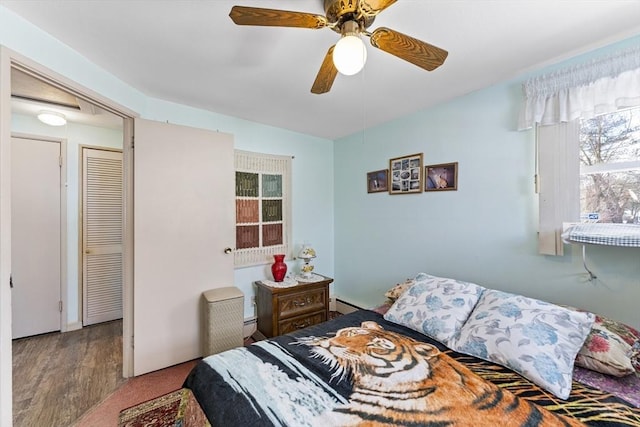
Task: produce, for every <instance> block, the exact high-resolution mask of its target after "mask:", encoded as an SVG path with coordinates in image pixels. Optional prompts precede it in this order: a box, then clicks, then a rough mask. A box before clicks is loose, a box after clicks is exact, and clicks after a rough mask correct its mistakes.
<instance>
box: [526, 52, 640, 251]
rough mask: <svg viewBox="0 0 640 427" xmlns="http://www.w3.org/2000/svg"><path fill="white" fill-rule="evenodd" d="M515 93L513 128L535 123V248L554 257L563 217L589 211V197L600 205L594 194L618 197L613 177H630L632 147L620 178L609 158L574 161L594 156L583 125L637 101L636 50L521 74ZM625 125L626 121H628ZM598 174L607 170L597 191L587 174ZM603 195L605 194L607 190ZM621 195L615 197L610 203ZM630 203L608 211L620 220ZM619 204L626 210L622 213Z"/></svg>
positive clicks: (605, 213)
mask: <svg viewBox="0 0 640 427" xmlns="http://www.w3.org/2000/svg"><path fill="white" fill-rule="evenodd" d="M523 91H524V104H523V108H522V111H521V115H520V120H519V124H518V127H519V129H529V128H532V127H536V130H537V133H536V137H537V171H536V173H537V176H536V182H537V183H538V187H537V188H538V193H539V230H538V231H539V233H538V243H539V252H540V253H542V254H548V255H562V254H563V244H562V240H561V234H562V224H563V222H573V221H579V220H580V216H581V212H582V213H584V214H589V213H592V214H594V213H595V212H586V211H588V210H591V209H592V208H591V207H590V206H596V205H595V204H594V203H596V201H597V200H600V202H598V203H605V202H603V200H604V199H603V198H602V197H600V199H599V198H598V197H597V196H596V193H597V192H598V191H600V192H601V193H607V192H611V191H612V190H613V189H616V191H618V192H619V193H620V194H621V195H623V194H624V191H623V190H622V189H621V188H619V185H618V183H619V182H621V180H626V179H627V178H629V177H630V178H629V179H630V180H633V179H635V178H637V169H636V168H635V165H636V164H635V163H633V162H634V161H636V160H639V159H638V158H637V151H635V153H636V158H635V160H633V159H631V162H632V163H628V162H627V163H626V164H625V168H626V169H625V170H624V173H625V174H629V175H628V176H627V177H625V178H622V177H621V176H620V175H618V176H614V175H612V174H615V173H617V174H619V173H620V172H621V170H620V166H621V165H620V163H621V162H622V161H618V160H616V159H614V158H610V159H609V161H606V162H602V161H601V162H599V163H600V165H599V166H595V165H591V164H585V165H584V167H582V166H581V162H582V163H588V162H590V161H592V162H593V159H594V153H589V152H588V151H589V148H588V144H589V142H588V141H587V134H588V133H591V134H595V133H596V132H594V129H591V130H589V127H592V126H597V123H598V121H602V120H606V118H604V117H605V116H602V115H603V114H610V113H616V112H620V110H622V109H625V108H632V107H638V106H640V48H638V47H635V48H632V49H628V50H626V51H622V52H618V53H615V54H613V55H610V56H607V57H604V58H600V59H596V60H593V61H591V62H588V63H585V64H581V65H578V66H574V67H571V68H567V69H563V70H558V71H556V72H554V73H551V74H547V75H541V76H538V77H535V78H532V79H529V80H528V81H526V82H525V83H524V84H523ZM590 120H591V121H590ZM633 120H635V119H633ZM630 123H631V126H633V123H635V122H634V121H631V122H630ZM620 129H622V127H620ZM628 133H629V134H632V133H633V132H628ZM627 145H629V147H631V148H629V149H626V148H625V151H627V152H631V153H633V150H634V148H633V144H627ZM635 147H637V145H635ZM594 148H595V149H600V148H602V147H600V148H597V147H594ZM583 150H586V151H583ZM600 154H602V153H600ZM605 154H606V153H605ZM614 163H618V164H617V165H615V164H614ZM606 168H609V169H608V170H606ZM598 174H600V177H602V176H604V174H608V175H607V176H608V177H609V178H610V179H609V182H610V183H611V186H609V187H607V186H605V185H604V182H601V184H603V185H601V187H600V188H599V189H595V188H593V187H590V181H589V180H591V182H592V183H593V182H595V179H599V178H597V177H598ZM634 177H635V178H634ZM581 185H582V191H581ZM629 188H631V193H630V192H629V191H626V194H627V195H628V196H629V197H630V198H631V199H633V196H632V194H635V195H636V196H638V194H637V192H636V191H635V190H634V188H635V187H634V186H631V187H629ZM629 188H627V190H628V189H629ZM622 197H626V196H622ZM609 200H612V196H611V197H609ZM621 200H622V199H620V198H619V199H618V203H620V202H621ZM611 203H612V202H611ZM598 206H600V204H598ZM631 206H632V207H631V209H627V208H622V211H623V213H622V215H619V214H616V215H615V216H616V217H619V218H621V221H622V218H627V220H629V217H630V215H631V214H632V213H633V212H634V208H633V205H631ZM597 209H598V210H600V211H602V217H603V219H604V218H605V217H607V218H612V217H613V216H614V215H612V214H611V212H613V211H614V209H611V210H605V209H603V208H601V207H598V208H597ZM625 210H626V211H628V213H627V214H626V215H625V213H624V211H625ZM619 211H620V209H618V212H619ZM599 215H600V214H598V216H599Z"/></svg>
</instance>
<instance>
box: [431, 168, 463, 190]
mask: <svg viewBox="0 0 640 427" xmlns="http://www.w3.org/2000/svg"><path fill="white" fill-rule="evenodd" d="M457 189H458V162H453V163H441V164H438V165H427V166H425V167H424V191H448V190H457Z"/></svg>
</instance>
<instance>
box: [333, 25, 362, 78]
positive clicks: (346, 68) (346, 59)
mask: <svg viewBox="0 0 640 427" xmlns="http://www.w3.org/2000/svg"><path fill="white" fill-rule="evenodd" d="M365 62H367V49H366V47H365V45H364V42H363V41H362V39H361V38H360V37H359V36H354V35H348V36H344V37H342V38H341V39H340V40H339V41H338V43H336V47H335V48H334V50H333V65H335V66H336V68H337V69H338V71H339V72H340V74H344V75H345V76H352V75H354V74H357V73H359V72H360V70H362V68H363V67H364V64H365Z"/></svg>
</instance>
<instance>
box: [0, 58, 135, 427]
mask: <svg viewBox="0 0 640 427" xmlns="http://www.w3.org/2000/svg"><path fill="white" fill-rule="evenodd" d="M12 67H16V68H19V69H20V70H21V71H25V72H27V73H29V74H31V75H34V76H36V77H38V78H40V79H41V80H44V81H46V82H48V83H49V84H52V85H54V86H57V87H59V88H61V89H63V90H66V91H68V92H71V93H73V94H75V95H76V96H78V97H79V98H82V99H84V100H86V101H88V102H91V103H93V104H96V105H98V106H100V107H101V108H104V109H105V110H107V111H109V112H111V113H113V114H115V115H117V116H119V117H122V119H123V127H124V129H123V136H124V141H123V168H124V194H125V197H124V224H123V234H124V236H125V237H124V242H123V250H124V257H123V258H124V263H123V264H124V265H123V272H124V273H123V276H124V277H123V288H124V289H123V311H124V312H123V328H122V360H123V376H124V377H125V378H128V377H130V376H132V375H133V348H132V345H133V325H132V322H133V309H134V307H133V304H132V302H133V299H132V298H133V243H134V242H133V208H134V207H133V132H134V130H133V118H134V117H138V116H139V114H138V113H136V112H135V111H133V110H131V109H129V108H127V107H125V106H123V105H121V104H119V103H117V102H115V101H113V100H111V99H109V98H106V97H104V96H102V95H100V94H99V93H97V92H95V91H93V90H91V89H89V88H87V87H85V86H83V85H81V84H79V83H77V82H75V81H73V80H71V79H69V78H66V77H64V76H63V75H61V74H58V73H56V72H54V71H52V70H50V69H48V68H47V67H45V66H43V65H41V64H39V63H37V62H36V61H33V60H31V59H29V58H27V57H25V56H23V55H21V54H19V53H17V52H15V51H13V50H11V49H9V48H7V47H5V46H2V45H0V193H1V194H2V195H3V196H4V195H10V194H11V68H12ZM10 272H11V198H10V197H6V196H4V197H2V198H0V380H1V381H0V384H1V385H0V414H2V415H0V425H2V426H4V425H11V423H12V419H13V410H12V395H13V392H12V387H13V384H12V345H11V337H12V332H11V289H10V288H9V286H8V284H9V276H10Z"/></svg>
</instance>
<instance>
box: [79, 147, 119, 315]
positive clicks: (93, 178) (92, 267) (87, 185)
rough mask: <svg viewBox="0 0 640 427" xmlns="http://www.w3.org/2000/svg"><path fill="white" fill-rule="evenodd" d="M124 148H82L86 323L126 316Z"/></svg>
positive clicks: (84, 309)
mask: <svg viewBox="0 0 640 427" xmlns="http://www.w3.org/2000/svg"><path fill="white" fill-rule="evenodd" d="M122 184H123V181H122V152H121V151H107V150H99V149H93V148H86V147H84V148H83V149H82V292H83V298H82V301H83V310H82V313H83V315H82V323H83V325H85V326H87V325H93V324H95V323H100V322H107V321H109V320H115V319H120V318H122V220H123V216H122V212H123V198H122V190H123V186H122Z"/></svg>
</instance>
